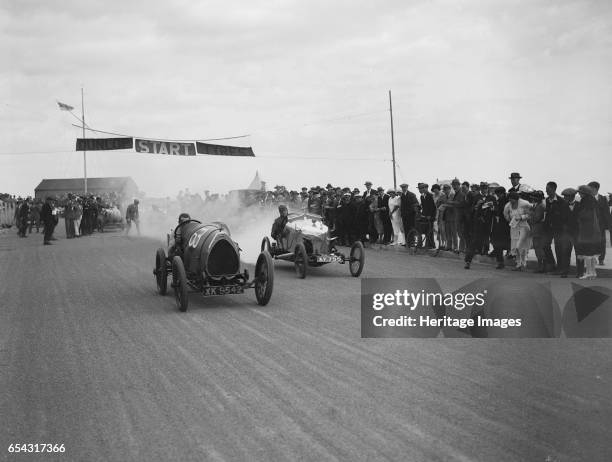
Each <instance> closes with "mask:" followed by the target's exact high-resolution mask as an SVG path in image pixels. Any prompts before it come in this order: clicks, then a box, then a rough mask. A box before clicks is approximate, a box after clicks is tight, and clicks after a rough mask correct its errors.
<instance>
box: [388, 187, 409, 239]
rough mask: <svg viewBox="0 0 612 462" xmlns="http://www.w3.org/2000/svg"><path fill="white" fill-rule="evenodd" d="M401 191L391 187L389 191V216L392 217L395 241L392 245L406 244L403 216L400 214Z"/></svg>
mask: <svg viewBox="0 0 612 462" xmlns="http://www.w3.org/2000/svg"><path fill="white" fill-rule="evenodd" d="M400 191H401V190H399V189H398V190H397V191H394V190H393V189H390V190H389V191H387V194H389V196H390V197H389V217H390V218H391V226H392V227H393V242H392V243H391V245H405V244H406V237H405V235H404V226H403V225H402V217H401V214H400V205H401V202H402V198H401V197H400Z"/></svg>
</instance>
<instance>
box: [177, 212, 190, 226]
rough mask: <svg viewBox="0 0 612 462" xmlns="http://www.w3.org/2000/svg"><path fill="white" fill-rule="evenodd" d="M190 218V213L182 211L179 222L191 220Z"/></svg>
mask: <svg viewBox="0 0 612 462" xmlns="http://www.w3.org/2000/svg"><path fill="white" fill-rule="evenodd" d="M189 220H191V217H190V216H189V214H188V213H185V212H183V213H181V214H180V215H179V217H178V222H179V224H180V223H183V222H184V221H189Z"/></svg>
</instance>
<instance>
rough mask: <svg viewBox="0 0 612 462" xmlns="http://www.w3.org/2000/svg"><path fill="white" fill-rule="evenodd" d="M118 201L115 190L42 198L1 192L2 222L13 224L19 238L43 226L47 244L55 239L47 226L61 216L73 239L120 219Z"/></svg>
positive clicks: (56, 221) (53, 225)
mask: <svg viewBox="0 0 612 462" xmlns="http://www.w3.org/2000/svg"><path fill="white" fill-rule="evenodd" d="M45 204H46V205H47V207H45ZM120 204H121V197H120V196H119V194H117V193H115V192H111V193H104V194H101V195H97V196H96V195H93V194H78V193H65V194H62V195H60V196H59V197H58V196H48V197H46V199H45V200H44V201H43V200H42V199H40V198H36V199H32V197H26V198H22V197H15V196H10V195H3V196H2V210H3V213H2V215H1V218H2V225H3V226H4V227H12V226H13V225H14V226H15V227H16V228H17V234H18V235H19V236H20V237H22V238H26V237H28V234H31V233H32V231H33V230H34V229H36V232H37V233H39V232H40V230H41V228H42V229H43V233H44V234H45V239H44V243H45V244H50V241H52V240H55V237H53V231H50V229H51V227H52V228H53V230H54V229H55V226H57V224H58V223H59V220H60V218H63V219H64V223H65V228H66V237H67V238H68V239H72V238H75V237H80V236H83V235H89V234H92V233H93V232H94V231H103V229H104V226H105V225H106V224H108V223H109V222H113V221H114V222H118V223H121V212H120ZM45 231H46V232H45Z"/></svg>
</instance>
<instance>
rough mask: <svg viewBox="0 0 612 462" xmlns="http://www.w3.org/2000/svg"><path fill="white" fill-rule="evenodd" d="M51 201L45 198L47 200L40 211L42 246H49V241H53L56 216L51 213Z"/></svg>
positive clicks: (52, 208) (51, 199)
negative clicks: (42, 228)
mask: <svg viewBox="0 0 612 462" xmlns="http://www.w3.org/2000/svg"><path fill="white" fill-rule="evenodd" d="M53 201H54V199H53V197H51V196H49V197H47V200H46V202H45V203H44V205H43V206H42V210H41V211H40V219H41V221H42V222H43V224H44V230H43V233H44V240H43V244H44V245H51V241H52V240H53V230H54V229H55V225H56V224H57V215H54V213H53V210H54V207H53Z"/></svg>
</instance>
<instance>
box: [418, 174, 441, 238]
mask: <svg viewBox="0 0 612 462" xmlns="http://www.w3.org/2000/svg"><path fill="white" fill-rule="evenodd" d="M418 188H419V193H420V200H421V215H422V216H423V218H424V219H425V220H427V223H428V232H427V235H426V237H425V245H426V246H427V247H428V248H430V249H433V248H435V247H436V244H435V242H434V226H433V224H434V221H435V219H436V212H437V210H436V204H435V202H434V197H433V194H432V193H430V192H429V185H428V184H427V183H419V184H418Z"/></svg>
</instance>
